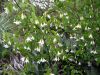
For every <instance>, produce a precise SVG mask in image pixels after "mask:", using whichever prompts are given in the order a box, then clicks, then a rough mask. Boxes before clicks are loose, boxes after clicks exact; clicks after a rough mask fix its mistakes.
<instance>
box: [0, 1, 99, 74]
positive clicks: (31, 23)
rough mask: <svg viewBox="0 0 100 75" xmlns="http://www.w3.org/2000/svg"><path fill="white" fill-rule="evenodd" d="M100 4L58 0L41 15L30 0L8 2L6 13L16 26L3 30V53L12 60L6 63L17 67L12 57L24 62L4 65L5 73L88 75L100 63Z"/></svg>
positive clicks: (96, 2) (3, 56) (2, 54)
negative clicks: (12, 62) (7, 67)
mask: <svg viewBox="0 0 100 75" xmlns="http://www.w3.org/2000/svg"><path fill="white" fill-rule="evenodd" d="M99 4H100V2H99V1H98V0H82V1H80V0H54V2H53V5H52V6H51V7H49V8H48V9H47V8H46V10H43V11H39V12H42V13H43V14H42V13H41V14H42V15H40V14H37V10H38V9H37V7H36V5H35V4H32V3H31V2H30V1H29V0H22V1H20V0H18V1H16V0H15V1H12V0H9V1H8V2H6V4H5V14H7V15H10V16H11V17H12V20H11V22H10V23H11V24H12V25H13V26H11V27H12V28H11V30H9V31H4V32H3V33H2V35H3V36H2V39H3V40H2V45H3V48H4V49H2V52H1V53H0V56H2V57H1V58H6V59H9V60H8V61H9V63H8V62H6V63H5V64H2V66H7V64H9V65H10V66H12V67H13V65H14V64H10V62H11V60H10V58H11V57H12V56H14V57H15V59H16V62H17V63H20V61H22V63H23V64H22V63H20V64H17V66H14V69H13V70H12V69H10V68H9V69H6V68H4V72H3V73H4V74H5V73H8V75H15V74H17V73H18V75H19V74H21V75H54V74H55V75H85V74H87V75H88V72H89V71H88V68H89V69H90V68H92V67H93V66H92V64H93V63H94V62H95V65H96V66H98V67H99V65H100V51H99V49H100V47H99V46H100V38H99V36H100V35H99V34H100V25H99V21H100V20H99V19H100V17H99V9H100V8H99ZM40 9H41V8H40ZM40 9H39V10H40ZM41 10H42V9H41ZM9 54H10V55H9ZM17 54H19V58H17V57H18V55H17ZM17 59H18V60H17ZM18 61H19V62H18ZM21 64H22V65H21ZM5 69H6V70H7V71H6V72H5ZM9 70H11V71H10V72H9Z"/></svg>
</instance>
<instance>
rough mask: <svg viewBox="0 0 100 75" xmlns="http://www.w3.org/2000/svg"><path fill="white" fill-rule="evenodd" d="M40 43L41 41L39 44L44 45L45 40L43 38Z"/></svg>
mask: <svg viewBox="0 0 100 75" xmlns="http://www.w3.org/2000/svg"><path fill="white" fill-rule="evenodd" d="M38 43H39V46H40V47H43V45H44V40H43V39H41V40H40V41H39V42H38Z"/></svg>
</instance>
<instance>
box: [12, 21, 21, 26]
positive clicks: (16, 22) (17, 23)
mask: <svg viewBox="0 0 100 75" xmlns="http://www.w3.org/2000/svg"><path fill="white" fill-rule="evenodd" d="M13 23H15V24H16V25H19V24H20V23H21V21H14V22H13Z"/></svg>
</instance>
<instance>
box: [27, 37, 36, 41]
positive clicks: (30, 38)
mask: <svg viewBox="0 0 100 75" xmlns="http://www.w3.org/2000/svg"><path fill="white" fill-rule="evenodd" d="M34 39H35V38H34V36H29V37H27V38H26V42H31V41H32V40H34Z"/></svg>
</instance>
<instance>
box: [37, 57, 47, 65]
mask: <svg viewBox="0 0 100 75" xmlns="http://www.w3.org/2000/svg"><path fill="white" fill-rule="evenodd" d="M41 62H42V63H44V62H47V60H45V59H44V58H41V59H40V60H39V61H37V63H38V64H40V63H41Z"/></svg>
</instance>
